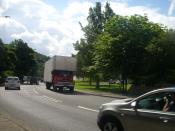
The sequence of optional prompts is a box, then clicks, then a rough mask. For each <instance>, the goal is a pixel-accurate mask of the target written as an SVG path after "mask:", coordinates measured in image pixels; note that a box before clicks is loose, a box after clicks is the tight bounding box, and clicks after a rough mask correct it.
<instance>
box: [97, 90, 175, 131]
mask: <svg viewBox="0 0 175 131" xmlns="http://www.w3.org/2000/svg"><path fill="white" fill-rule="evenodd" d="M97 123H98V126H99V128H100V129H101V130H102V131H175V126H174V123H175V88H164V89H158V90H154V91H151V92H149V93H146V94H144V95H142V96H140V97H138V98H135V99H124V100H115V101H112V102H110V103H106V104H103V105H102V106H101V107H100V112H99V114H98V120H97Z"/></svg>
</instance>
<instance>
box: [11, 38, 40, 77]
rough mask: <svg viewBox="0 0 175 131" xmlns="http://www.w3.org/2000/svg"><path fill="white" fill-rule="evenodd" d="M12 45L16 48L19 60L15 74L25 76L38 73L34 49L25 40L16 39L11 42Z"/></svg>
mask: <svg viewBox="0 0 175 131" xmlns="http://www.w3.org/2000/svg"><path fill="white" fill-rule="evenodd" d="M11 47H13V48H14V49H15V54H16V57H17V61H16V64H15V74H16V75H17V76H19V77H20V79H22V78H23V76H24V75H31V76H33V75H36V72H37V62H36V56H35V52H34V51H33V49H31V48H30V47H28V45H27V43H25V42H24V41H23V40H21V39H19V40H14V41H12V42H11Z"/></svg>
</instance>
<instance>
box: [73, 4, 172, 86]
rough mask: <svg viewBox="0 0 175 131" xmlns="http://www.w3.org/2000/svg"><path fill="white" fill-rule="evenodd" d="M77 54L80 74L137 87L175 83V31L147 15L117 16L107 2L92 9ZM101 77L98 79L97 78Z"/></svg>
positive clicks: (78, 43) (77, 46) (76, 45)
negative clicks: (102, 7) (115, 79)
mask: <svg viewBox="0 0 175 131" xmlns="http://www.w3.org/2000/svg"><path fill="white" fill-rule="evenodd" d="M87 21H88V24H87V26H85V27H83V26H82V25H81V27H82V30H83V32H84V38H82V39H80V41H77V42H76V43H75V44H74V46H75V49H76V50H77V51H78V53H77V58H78V69H79V72H78V74H81V75H80V76H82V75H84V76H87V75H88V73H87V72H91V74H93V76H99V75H98V74H101V76H103V77H105V78H107V79H109V78H120V79H123V80H126V81H127V80H128V79H129V80H130V81H132V83H133V84H135V85H156V84H167V83H168V84H170V83H171V84H172V83H175V39H174V36H175V31H174V30H172V29H171V30H168V29H167V28H166V27H164V26H163V25H160V24H157V23H153V22H151V21H149V19H148V17H147V16H140V15H133V16H119V15H116V14H115V13H114V12H113V10H112V9H111V7H110V4H109V3H108V2H107V3H106V5H105V10H104V11H103V12H102V10H101V4H100V3H99V2H98V3H96V6H95V7H93V8H92V7H91V8H90V9H89V16H88V17H87ZM97 78H98V77H97Z"/></svg>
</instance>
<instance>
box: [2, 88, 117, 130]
mask: <svg viewBox="0 0 175 131" xmlns="http://www.w3.org/2000/svg"><path fill="white" fill-rule="evenodd" d="M112 100H114V98H107V97H100V96H93V95H87V94H83V93H77V92H75V93H68V92H65V93H62V94H61V93H57V92H53V91H50V90H46V89H45V86H44V85H22V86H21V90H19V91H18V90H4V87H0V111H1V112H3V113H5V114H6V115H7V116H8V118H9V119H11V120H12V121H13V122H15V123H16V124H17V125H18V126H20V127H22V128H23V129H24V130H26V131H99V129H98V127H97V124H96V119H97V114H98V109H99V107H100V105H101V104H103V103H106V102H109V101H112Z"/></svg>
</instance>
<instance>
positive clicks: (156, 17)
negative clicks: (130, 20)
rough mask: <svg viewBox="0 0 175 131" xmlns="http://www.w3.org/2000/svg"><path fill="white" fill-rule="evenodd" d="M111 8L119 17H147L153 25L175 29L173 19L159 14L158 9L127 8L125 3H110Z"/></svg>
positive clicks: (143, 7)
mask: <svg viewBox="0 0 175 131" xmlns="http://www.w3.org/2000/svg"><path fill="white" fill-rule="evenodd" d="M111 7H112V9H113V10H114V12H115V13H116V14H119V15H123V16H131V15H134V14H139V15H147V16H148V18H149V19H150V20H151V21H153V22H155V23H160V24H163V25H165V26H167V27H169V28H175V22H174V21H175V17H173V16H167V15H164V14H161V13H160V9H159V8H150V7H146V6H129V5H128V4H127V3H126V2H119V3H118V2H112V3H111Z"/></svg>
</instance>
